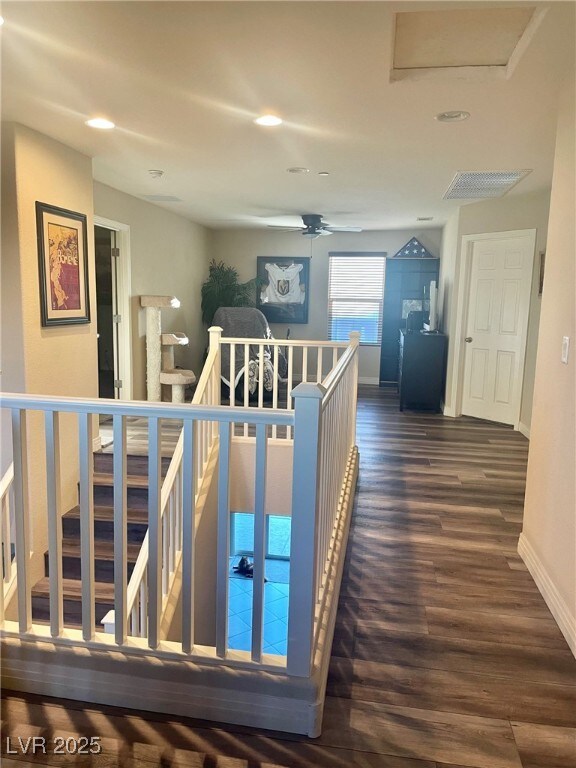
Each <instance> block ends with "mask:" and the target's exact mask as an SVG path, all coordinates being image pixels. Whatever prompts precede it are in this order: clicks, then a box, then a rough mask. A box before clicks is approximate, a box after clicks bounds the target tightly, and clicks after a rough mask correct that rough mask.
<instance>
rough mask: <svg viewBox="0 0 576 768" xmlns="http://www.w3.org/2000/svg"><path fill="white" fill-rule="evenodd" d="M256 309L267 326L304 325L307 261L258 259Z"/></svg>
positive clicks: (308, 262)
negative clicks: (279, 324)
mask: <svg viewBox="0 0 576 768" xmlns="http://www.w3.org/2000/svg"><path fill="white" fill-rule="evenodd" d="M257 262H258V263H257V273H256V274H257V277H258V282H259V287H258V291H257V298H256V306H257V307H258V309H260V310H261V311H262V312H263V313H264V314H265V315H266V318H267V320H268V322H270V323H307V322H308V296H309V293H310V259H309V258H291V257H284V256H281V257H278V256H258V259H257Z"/></svg>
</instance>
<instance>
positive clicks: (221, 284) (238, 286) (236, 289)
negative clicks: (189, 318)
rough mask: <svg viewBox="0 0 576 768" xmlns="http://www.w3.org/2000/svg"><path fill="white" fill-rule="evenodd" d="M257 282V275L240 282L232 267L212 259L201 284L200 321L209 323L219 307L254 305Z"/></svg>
mask: <svg viewBox="0 0 576 768" xmlns="http://www.w3.org/2000/svg"><path fill="white" fill-rule="evenodd" d="M258 284H259V280H258V278H257V277H255V278H253V279H252V280H248V282H246V283H241V282H240V280H239V276H238V272H237V270H236V269H234V267H230V266H227V265H226V264H224V262H223V261H218V262H217V261H216V260H215V259H212V261H211V262H210V266H209V268H208V279H207V280H205V282H204V283H203V284H202V291H201V295H202V322H203V323H205V324H206V325H211V324H212V319H213V317H214V314H215V313H216V310H217V309H219V308H220V307H254V306H256V289H257V286H258Z"/></svg>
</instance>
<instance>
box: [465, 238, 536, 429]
mask: <svg viewBox="0 0 576 768" xmlns="http://www.w3.org/2000/svg"><path fill="white" fill-rule="evenodd" d="M516 237H527V238H529V239H530V244H531V248H532V272H531V278H532V279H531V281H530V285H531V286H532V284H533V278H534V258H535V254H536V230H535V229H511V230H505V231H503V232H482V233H479V234H476V235H463V236H462V241H461V248H460V275H459V279H458V289H457V312H456V332H455V334H454V340H455V345H454V363H453V369H452V370H453V371H454V374H455V375H454V376H453V383H452V393H453V395H454V399H453V402H454V403H455V413H454V415H455V416H462V399H463V394H464V359H465V346H466V344H465V342H464V337H465V335H466V328H467V325H468V307H469V301H468V298H469V296H470V280H471V275H472V254H473V249H474V243H476V242H478V241H481V240H508V239H513V238H516ZM531 304H532V288H531V289H530V297H529V304H528V318H527V322H526V326H525V328H524V329H523V339H522V349H521V354H520V366H519V368H520V370H521V371H522V381H521V383H520V401H519V403H518V414H517V416H516V418H515V420H514V429H515V430H517V431H518V430H519V429H520V413H521V409H522V392H523V390H524V374H525V371H524V365H525V362H526V344H527V341H528V323H529V322H530V309H531Z"/></svg>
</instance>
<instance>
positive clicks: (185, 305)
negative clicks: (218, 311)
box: [94, 182, 209, 400]
mask: <svg viewBox="0 0 576 768" xmlns="http://www.w3.org/2000/svg"><path fill="white" fill-rule="evenodd" d="M94 214H95V215H96V216H102V217H103V218H106V219H111V220H113V221H117V222H120V223H122V224H127V225H129V226H130V251H131V293H132V295H131V300H130V306H131V312H132V318H131V320H132V376H133V392H132V397H133V398H134V399H135V400H145V399H146V326H145V319H144V315H145V313H144V310H142V309H140V299H139V297H140V296H141V295H142V294H154V295H167V296H176V297H177V298H178V299H180V302H181V304H180V308H179V309H166V310H163V311H162V330H163V331H166V332H170V331H181V332H183V333H185V334H186V335H187V336H188V338H189V339H190V345H189V346H188V347H178V348H176V365H179V366H180V367H182V368H191V369H192V370H193V371H194V372H195V373H196V376H197V377H199V375H200V371H201V369H202V356H203V353H204V349H205V347H206V344H207V338H208V337H207V333H206V329H205V328H204V327H203V326H202V320H201V312H200V287H201V285H202V282H203V281H204V280H205V279H206V277H207V275H208V261H209V257H208V231H207V230H206V229H205V228H204V227H202V226H200V225H199V224H195V223H194V222H192V221H189V220H188V219H184V218H183V217H182V216H178V215H177V214H174V213H172V212H171V211H167V210H165V209H164V208H160V207H159V206H157V205H152V204H151V203H148V202H146V201H144V200H139V199H138V198H137V197H133V196H132V195H127V194H125V193H124V192H119V191H118V190H117V189H112V187H108V186H106V185H105V184H100V183H98V182H95V183H94Z"/></svg>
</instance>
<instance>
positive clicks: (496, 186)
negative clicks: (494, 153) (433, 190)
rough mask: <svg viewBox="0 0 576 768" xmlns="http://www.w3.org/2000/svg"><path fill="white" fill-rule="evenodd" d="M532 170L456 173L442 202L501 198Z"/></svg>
mask: <svg viewBox="0 0 576 768" xmlns="http://www.w3.org/2000/svg"><path fill="white" fill-rule="evenodd" d="M531 172H532V170H531V169H528V170H524V171H458V173H457V174H456V176H454V178H453V179H452V183H451V184H450V186H449V187H448V189H447V190H446V193H445V194H444V200H474V199H478V198H483V197H502V195H505V194H506V192H508V191H510V190H511V189H512V187H513V186H515V185H516V184H518V182H519V181H521V180H522V179H523V178H524V177H525V176H528V174H529V173H531Z"/></svg>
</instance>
